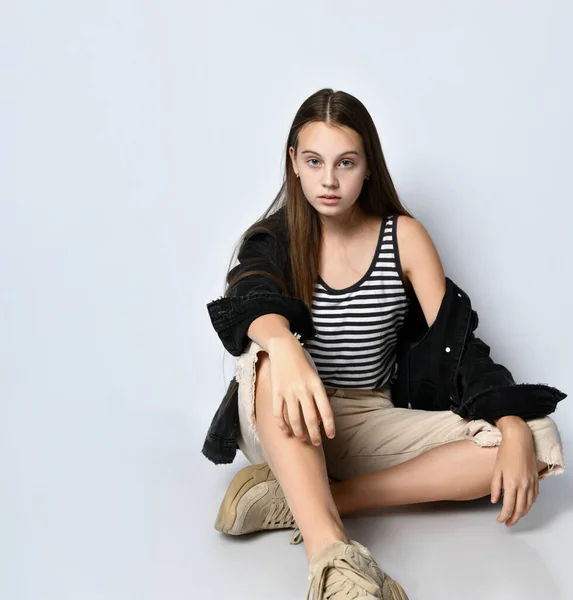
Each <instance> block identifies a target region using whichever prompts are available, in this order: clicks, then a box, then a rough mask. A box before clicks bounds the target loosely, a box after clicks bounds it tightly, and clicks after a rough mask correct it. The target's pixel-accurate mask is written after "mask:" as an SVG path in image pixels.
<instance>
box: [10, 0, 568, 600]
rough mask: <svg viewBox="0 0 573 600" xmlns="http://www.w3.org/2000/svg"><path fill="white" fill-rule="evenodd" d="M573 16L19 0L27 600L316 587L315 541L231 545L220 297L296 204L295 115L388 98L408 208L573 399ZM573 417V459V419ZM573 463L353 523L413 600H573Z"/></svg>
mask: <svg viewBox="0 0 573 600" xmlns="http://www.w3.org/2000/svg"><path fill="white" fill-rule="evenodd" d="M572 18H573V8H572V6H571V4H570V3H567V2H564V1H559V0H549V1H546V2H544V3H542V4H541V3H539V2H533V1H522V2H517V1H509V0H504V1H499V0H498V1H496V2H494V1H493V0H488V1H482V2H455V1H454V0H450V1H445V0H443V1H436V2H424V1H422V0H417V1H405V2H386V1H383V2H380V1H378V2H366V1H362V2H361V1H358V2H354V3H349V2H324V1H322V2H314V3H310V2H301V1H300V0H293V1H290V2H287V3H277V2H272V3H271V2H263V1H259V2H253V1H250V2H240V3H239V2H231V1H227V2H214V1H213V2H208V3H203V4H200V3H198V2H180V1H172V0H165V1H164V2H161V3H160V2H157V1H155V2H135V1H132V0H120V1H116V2H111V1H107V2H104V1H96V2H91V3H78V2H71V1H67V2H65V1H63V0H55V1H54V2H50V3H46V2H43V3H42V2H38V1H35V2H33V1H28V2H9V1H7V2H3V3H2V4H1V5H0V77H1V78H0V202H1V212H0V402H1V408H2V413H1V416H0V478H1V479H0V487H1V494H0V531H1V534H0V597H2V598H3V599H5V600H32V599H33V600H39V599H41V600H52V599H56V598H57V599H58V600H68V599H70V600H72V599H73V600H78V599H81V600H92V599H100V598H102V599H104V598H105V600H132V599H133V600H147V599H150V600H151V599H154V600H155V599H159V598H161V599H162V600H163V599H169V600H178V599H188V598H216V597H223V596H224V597H233V598H236V599H240V598H244V599H253V598H255V599H256V598H261V599H262V598H269V597H273V598H301V597H303V595H304V594H305V593H306V585H307V573H306V569H307V563H306V557H305V555H304V551H303V547H302V546H290V545H289V544H288V537H289V535H290V532H289V531H283V532H273V533H263V534H255V535H253V536H245V537H242V538H230V537H227V536H224V535H222V534H219V533H218V532H216V531H215V529H214V528H213V523H214V520H215V515H216V513H217V510H218V507H219V503H220V501H221V499H222V497H223V494H224V492H225V490H226V488H227V485H228V483H229V481H230V480H231V478H232V476H233V474H234V473H236V472H237V471H238V470H239V469H240V468H242V467H243V466H245V465H246V464H247V462H246V460H245V458H244V457H243V455H242V454H241V453H240V452H238V454H237V459H236V460H235V462H234V463H233V464H231V465H222V466H219V467H216V466H215V465H213V464H211V463H210V462H209V461H207V460H206V459H205V457H203V456H202V455H201V454H200V450H201V447H202V445H203V441H204V438H205V435H206V432H207V429H208V426H209V424H210V422H211V419H212V417H213V415H214V413H215V411H216V409H217V407H218V406H219V403H220V401H221V398H222V397H223V394H224V392H225V390H226V386H227V383H228V378H229V377H230V376H231V375H232V373H233V369H234V359H233V358H232V357H231V356H230V355H228V354H226V352H225V351H224V349H223V347H222V344H221V343H220V341H219V339H218V337H217V335H216V333H215V332H214V330H213V328H212V326H211V323H210V321H209V317H208V313H207V309H206V304H207V302H209V301H210V300H212V299H214V298H215V297H218V296H220V295H221V294H222V293H223V284H224V276H225V273H226V268H227V266H228V261H229V259H230V257H231V253H232V250H233V248H234V245H235V243H236V242H237V240H238V238H239V236H240V235H241V233H242V232H243V231H244V230H245V229H246V228H247V227H248V226H249V225H250V224H251V223H252V222H254V221H255V220H256V219H258V218H259V217H260V216H261V215H262V213H263V212H264V210H265V209H266V208H267V206H268V205H269V204H270V202H271V200H272V199H273V198H274V196H275V194H276V193H277V191H278V189H279V187H280V183H281V177H282V175H283V169H284V162H283V159H284V157H283V155H282V152H283V150H284V145H285V142H286V136H287V133H288V129H289V127H290V125H291V121H292V118H293V117H294V114H295V112H296V109H297V108H298V107H299V106H300V104H301V103H302V102H303V100H304V99H305V98H306V97H308V96H309V95H310V94H312V93H314V92H315V91H316V90H318V89H320V88H322V87H333V88H334V89H342V90H344V91H346V92H348V93H351V94H353V95H355V96H357V97H358V98H359V99H360V100H361V101H362V102H363V103H364V104H365V105H366V107H367V108H368V110H369V111H370V113H371V115H372V117H373V119H374V121H375V123H376V126H377V128H378V132H379V135H380V138H381V141H382V147H383V150H384V153H385V156H386V160H387V164H388V166H389V169H390V172H391V175H392V177H393V179H394V182H395V184H396V187H397V189H398V193H399V195H400V197H401V199H402V201H403V203H404V204H405V205H406V207H407V208H408V209H409V210H410V211H411V212H412V213H413V214H414V216H415V217H416V218H418V219H419V220H420V221H421V222H422V223H423V224H424V225H425V227H426V228H427V229H428V231H429V233H430V235H431V236H432V238H433V240H434V243H435V244H436V246H437V248H438V251H439V253H440V256H441V258H442V261H443V264H444V267H445V270H446V274H447V275H448V276H450V277H451V278H452V279H453V280H454V281H455V282H456V283H458V285H460V286H461V287H462V288H463V289H464V290H465V291H466V292H467V293H468V294H469V296H470V298H471V299H472V302H473V307H474V309H475V310H477V312H478V313H479V315H480V326H479V329H478V331H477V334H478V335H479V336H480V337H482V339H484V340H485V341H486V342H487V343H488V344H490V345H491V348H492V356H493V358H494V359H495V360H496V361H498V362H501V363H502V364H504V365H506V366H507V367H508V368H509V369H510V370H511V372H512V373H513V375H514V377H515V379H516V380H517V381H518V382H528V383H548V384H549V385H553V386H556V387H558V388H560V389H562V390H563V391H565V392H566V393H571V392H572V391H573V380H572V376H571V363H572V358H573V356H572V355H573V352H572V350H571V340H572V334H573V327H572V325H571V295H572V292H573V289H572V283H571V282H572V275H573V269H572V260H571V257H572V256H573V242H572V237H571V219H572V217H573V212H572V210H571V184H570V173H571V163H572V160H573V152H572V150H571V148H572V145H571V140H572V139H573V119H572V117H571V106H573V85H572V83H571V76H570V68H571V64H570V57H571V56H572V54H573V42H572V41H571V36H570V24H571V21H572ZM553 417H554V418H555V420H556V422H557V424H558V426H559V428H560V430H561V433H562V436H563V442H564V446H565V451H566V457H567V456H568V451H569V448H571V440H572V439H573V403H572V399H571V398H566V399H565V400H564V401H563V402H562V403H561V404H560V405H559V407H558V410H557V411H556V413H554V415H553ZM572 490H573V482H572V479H571V476H570V475H569V473H568V472H567V473H566V474H565V475H564V476H562V477H553V478H550V479H548V480H546V481H545V482H542V484H541V494H540V497H539V499H538V501H537V503H536V505H535V506H534V507H533V509H532V511H531V513H530V514H529V515H528V516H527V517H525V518H524V519H523V520H522V522H520V523H519V524H518V526H516V527H515V528H513V529H511V530H507V529H505V527H503V525H499V524H497V523H496V522H495V517H496V516H497V512H498V508H496V507H491V506H490V505H488V504H487V500H485V501H477V502H474V503H464V504H457V505H441V504H439V505H436V506H433V507H411V508H408V509H403V510H402V509H396V510H394V511H384V512H383V513H382V514H381V515H380V516H377V517H372V516H370V517H360V518H354V519H349V520H348V521H347V527H348V531H349V534H350V535H351V537H353V538H354V539H358V540H359V541H361V542H362V543H364V544H366V545H367V546H368V547H369V548H370V549H371V550H372V552H373V553H374V554H375V556H376V557H377V558H378V559H379V562H380V564H381V566H382V567H383V568H384V569H387V570H388V572H389V573H390V574H391V575H393V576H394V577H395V578H396V579H398V580H399V581H400V582H401V583H402V584H403V585H404V587H405V588H406V590H407V591H408V593H409V594H410V598H411V600H434V599H437V598H440V600H444V599H449V598H451V599H456V600H457V599H459V598H462V597H463V598H465V599H473V598H476V599H477V598H484V597H487V598H492V599H497V598H500V599H502V598H503V599H504V600H511V599H513V598H519V599H520V600H524V599H529V598H531V599H533V598H539V597H546V598H561V597H562V598H569V597H571V594H572V593H573V584H571V581H570V574H569V569H570V567H569V563H568V559H567V553H566V547H567V545H568V544H569V543H570V539H571V534H572V533H573V518H572V516H571V498H572V497H573V494H572Z"/></svg>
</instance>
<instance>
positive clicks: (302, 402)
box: [268, 335, 336, 446]
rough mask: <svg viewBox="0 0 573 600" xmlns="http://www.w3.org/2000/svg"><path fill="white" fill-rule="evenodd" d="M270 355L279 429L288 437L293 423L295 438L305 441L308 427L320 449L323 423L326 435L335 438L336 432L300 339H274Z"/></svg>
mask: <svg viewBox="0 0 573 600" xmlns="http://www.w3.org/2000/svg"><path fill="white" fill-rule="evenodd" d="M268 354H269V358H270V380H271V393H272V398H273V416H274V417H275V419H276V422H277V425H278V427H279V428H280V429H281V430H282V431H283V432H284V433H287V434H288V433H290V428H289V424H290V427H292V431H293V433H294V435H296V436H297V437H298V438H300V439H301V440H304V438H305V437H306V434H305V431H304V426H305V425H306V428H307V430H308V433H309V436H310V440H311V442H312V443H313V444H314V445H315V446H320V442H321V435H320V420H322V423H323V425H324V431H325V433H326V435H327V436H328V437H329V438H333V437H334V436H335V434H336V431H335V427H334V416H333V414H332V408H331V406H330V400H329V399H328V396H327V395H326V390H325V389H324V384H323V383H322V380H321V379H320V376H319V375H318V373H317V372H316V371H315V370H314V369H313V367H312V365H311V364H310V362H309V361H308V358H307V356H306V354H305V352H304V350H303V347H302V346H301V344H300V342H299V341H298V339H297V338H296V337H294V336H292V335H291V336H285V337H284V338H283V337H281V338H275V339H274V340H273V343H272V348H269V352H268ZM285 416H286V420H285ZM287 420H288V423H287Z"/></svg>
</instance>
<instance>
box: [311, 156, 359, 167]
mask: <svg viewBox="0 0 573 600" xmlns="http://www.w3.org/2000/svg"><path fill="white" fill-rule="evenodd" d="M311 160H316V161H317V162H320V161H319V160H318V158H309V159H308V160H307V161H306V162H307V163H309V162H310V161H311ZM340 162H347V163H350V164H351V165H353V164H354V163H353V162H352V161H351V160H349V159H347V158H345V159H344V160H341V161H340ZM311 166H312V167H313V166H314V165H311Z"/></svg>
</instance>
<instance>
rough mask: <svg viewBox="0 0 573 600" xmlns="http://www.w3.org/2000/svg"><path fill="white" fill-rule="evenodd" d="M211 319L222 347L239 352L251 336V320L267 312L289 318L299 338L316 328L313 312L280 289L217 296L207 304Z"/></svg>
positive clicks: (231, 352) (290, 324)
mask: <svg viewBox="0 0 573 600" xmlns="http://www.w3.org/2000/svg"><path fill="white" fill-rule="evenodd" d="M207 309H208V311H209V315H210V317H211V322H212V324H213V327H214V329H215V331H216V332H217V334H218V335H219V338H220V339H221V341H222V343H223V346H224V347H225V349H226V350H227V351H228V352H229V353H230V354H232V355H233V356H240V355H241V354H242V353H243V352H244V351H245V349H246V347H247V345H248V343H249V341H250V339H249V337H248V336H247V331H248V329H249V326H250V325H251V323H252V322H253V321H254V320H255V319H257V318H258V317H260V316H261V315H266V314H279V315H282V316H284V317H285V318H286V319H287V320H288V322H289V327H290V330H291V332H293V333H298V334H299V335H300V337H301V338H304V339H307V338H312V337H314V336H315V335H316V329H315V327H314V323H313V321H312V314H311V312H310V310H309V308H308V306H307V305H306V303H305V302H304V301H303V300H301V299H300V298H296V297H294V296H287V295H285V294H281V293H273V292H260V293H253V294H249V295H247V296H233V297H229V298H220V299H218V300H215V301H213V302H210V303H209V304H208V305H207Z"/></svg>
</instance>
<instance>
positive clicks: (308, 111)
mask: <svg viewBox="0 0 573 600" xmlns="http://www.w3.org/2000/svg"><path fill="white" fill-rule="evenodd" d="M315 121H322V122H324V123H326V124H328V125H342V126H346V127H348V128H350V129H353V130H354V131H356V132H357V133H358V134H359V135H360V136H361V137H362V142H363V145H364V150H365V153H366V160H367V164H368V167H369V168H370V171H371V174H370V178H369V179H368V180H365V181H364V184H363V186H362V190H361V192H360V195H359V197H358V199H357V200H356V202H358V204H359V207H360V209H361V210H362V212H363V213H364V214H366V215H374V216H380V217H382V218H384V217H386V216H388V215H390V214H397V215H407V216H409V217H412V215H411V214H410V213H409V212H408V211H407V210H406V209H405V208H404V206H402V203H401V202H400V199H399V198H398V193H397V192H396V188H395V187H394V183H393V182H392V178H391V177H390V173H389V172H388V167H387V166H386V161H385V160H384V154H383V152H382V145H381V143H380V138H379V137H378V132H377V130H376V126H375V125H374V121H373V120H372V117H371V116H370V113H369V112H368V111H367V110H366V107H365V106H364V105H363V104H362V102H360V100H358V99H357V98H355V97H354V96H352V95H350V94H347V93H346V92H343V91H340V90H339V91H334V90H333V89H331V88H324V89H321V90H319V91H318V92H315V93H314V94H312V95H311V96H310V97H309V98H307V99H306V100H305V101H304V102H303V103H302V105H301V107H300V108H299V109H298V111H297V113H296V115H295V117H294V121H293V123H292V126H291V128H290V132H289V135H288V139H287V143H286V148H285V153H284V161H285V162H284V167H285V177H284V180H283V183H282V185H281V188H280V190H279V192H278V194H277V195H276V197H275V199H274V200H273V201H272V203H271V204H270V205H269V207H268V208H267V209H266V211H265V212H264V213H263V215H262V216H261V217H260V218H259V219H258V220H257V221H256V222H255V223H254V224H253V225H251V226H250V227H249V228H248V229H247V230H246V231H245V233H244V234H243V236H242V237H241V240H239V242H240V244H239V252H238V255H240V254H241V252H242V250H243V248H244V244H245V243H246V241H247V240H248V239H249V238H250V237H251V236H253V235H256V234H258V233H265V234H270V235H271V236H273V237H275V238H276V229H275V228H274V227H273V225H272V223H273V220H272V219H270V218H269V215H272V214H274V213H275V212H276V211H278V210H279V209H281V208H283V207H284V215H285V218H286V226H287V235H288V247H289V253H288V254H289V256H288V259H287V260H288V263H290V264H289V266H290V277H289V279H288V280H285V277H284V276H283V277H282V278H281V276H280V274H279V273H280V271H277V270H275V269H274V268H271V269H270V270H264V269H262V270H261V269H253V270H248V271H246V272H243V273H240V274H236V275H233V276H232V275H231V271H230V266H231V264H232V262H233V258H231V261H230V262H229V269H228V271H227V275H226V279H225V280H226V283H227V287H226V289H225V293H224V295H225V296H226V295H227V293H228V292H229V290H230V289H231V288H232V287H233V286H234V285H235V284H237V283H238V282H239V281H240V280H241V279H243V278H245V277H248V276H249V275H254V274H263V275H266V276H268V277H270V278H271V279H273V280H274V281H275V282H277V283H278V285H279V286H280V287H281V289H282V290H283V292H284V293H285V294H288V295H291V296H296V297H298V298H300V299H302V300H303V301H304V302H306V304H307V305H308V307H309V309H310V308H312V294H313V290H314V285H315V279H316V277H317V273H318V264H319V263H318V259H319V251H320V242H321V235H322V228H321V222H320V218H319V215H318V213H317V211H316V210H315V209H314V207H313V206H312V205H311V204H310V203H309V202H308V201H307V200H306V198H305V197H304V194H303V191H302V187H301V184H300V181H299V179H298V178H297V176H296V173H295V172H294V169H293V166H292V161H291V159H290V156H289V147H290V146H292V147H293V148H294V150H295V153H296V152H297V149H298V137H299V132H300V131H301V129H302V128H303V127H304V126H305V125H307V124H308V123H312V122H315Z"/></svg>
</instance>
